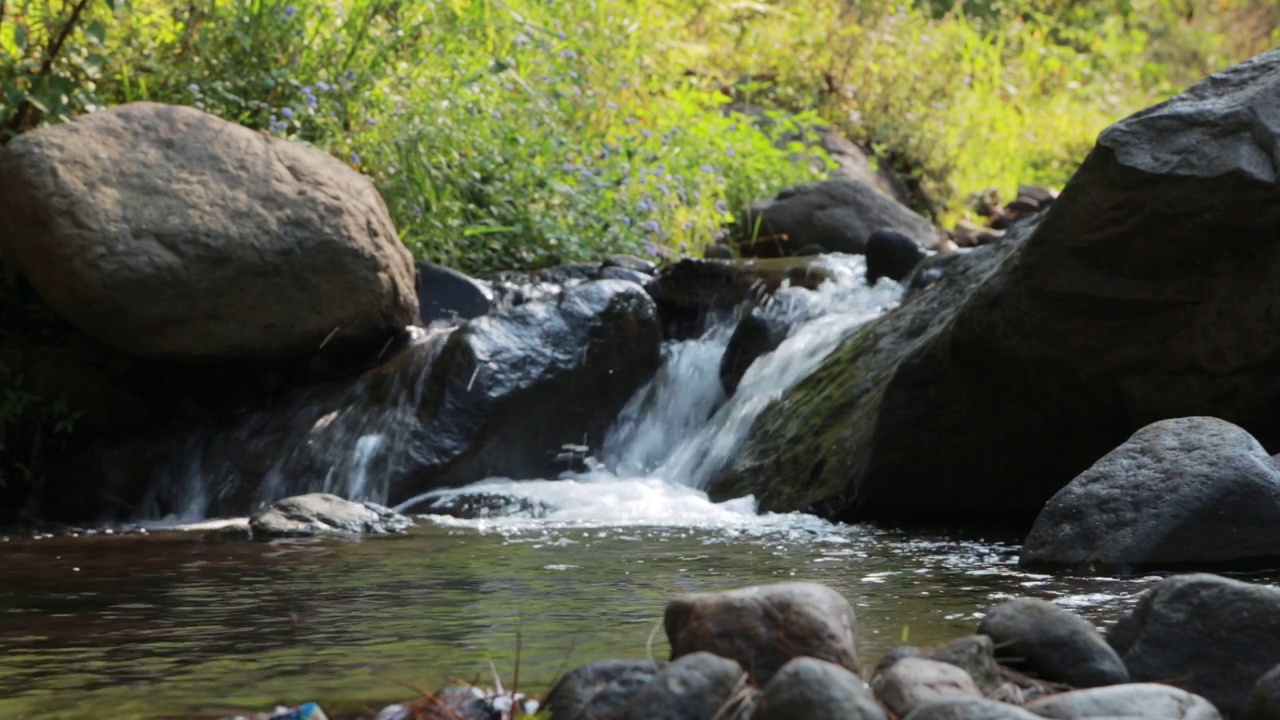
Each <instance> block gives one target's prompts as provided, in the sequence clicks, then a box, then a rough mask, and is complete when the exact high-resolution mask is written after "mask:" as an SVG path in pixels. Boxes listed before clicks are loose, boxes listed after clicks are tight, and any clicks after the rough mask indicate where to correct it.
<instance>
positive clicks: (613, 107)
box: [604, 102, 618, 110]
mask: <svg viewBox="0 0 1280 720" xmlns="http://www.w3.org/2000/svg"><path fill="white" fill-rule="evenodd" d="M604 106H605V107H607V108H609V109H610V110H617V109H618V103H616V102H607V103H605V104H604Z"/></svg>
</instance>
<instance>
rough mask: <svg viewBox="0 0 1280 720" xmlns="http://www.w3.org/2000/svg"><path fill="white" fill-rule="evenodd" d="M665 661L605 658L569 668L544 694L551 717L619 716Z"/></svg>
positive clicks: (589, 719)
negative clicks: (656, 662) (548, 691)
mask: <svg viewBox="0 0 1280 720" xmlns="http://www.w3.org/2000/svg"><path fill="white" fill-rule="evenodd" d="M664 665H665V663H658V664H654V663H652V662H649V661H648V660H604V661H601V662H594V663H591V664H589V665H583V666H581V667H578V668H574V669H573V670H570V671H569V672H568V673H567V674H565V676H564V677H562V678H560V680H559V681H558V682H556V684H555V687H553V688H551V693H550V694H549V695H548V696H547V703H546V709H547V710H548V711H549V712H550V714H551V718H552V720H618V718H622V717H625V716H626V714H627V709H628V708H630V707H631V705H632V703H633V702H634V700H635V697H636V695H638V694H639V693H640V690H641V689H643V688H644V686H645V685H648V684H649V681H650V680H652V679H653V677H654V675H655V674H657V673H658V671H659V670H661V669H662V667H663V666H664Z"/></svg>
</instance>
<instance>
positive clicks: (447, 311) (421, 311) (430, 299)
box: [417, 262, 493, 325]
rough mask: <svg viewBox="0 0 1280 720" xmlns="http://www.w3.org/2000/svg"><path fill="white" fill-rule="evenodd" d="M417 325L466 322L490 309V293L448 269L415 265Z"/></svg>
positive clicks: (477, 283)
mask: <svg viewBox="0 0 1280 720" xmlns="http://www.w3.org/2000/svg"><path fill="white" fill-rule="evenodd" d="M417 270H418V275H417V277H418V280H417V289H418V322H420V323H421V324H423V325H430V324H431V323H433V322H436V321H440V320H444V321H457V320H470V319H472V318H477V317H480V316H481V315H484V314H485V313H487V312H489V310H490V309H491V308H492V306H493V291H492V290H490V289H489V288H488V287H487V286H486V285H484V284H483V283H481V282H480V281H478V280H476V279H474V278H471V277H468V276H467V275H466V274H464V273H461V272H458V271H457V270H454V269H452V268H447V267H444V266H442V265H436V264H435V263H429V262H419V263H418V264H417Z"/></svg>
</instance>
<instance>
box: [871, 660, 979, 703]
mask: <svg viewBox="0 0 1280 720" xmlns="http://www.w3.org/2000/svg"><path fill="white" fill-rule="evenodd" d="M871 688H872V689H873V690H875V694H876V697H877V698H879V699H880V701H881V702H883V703H884V704H885V707H887V708H889V710H890V711H892V712H893V714H894V715H895V716H897V717H905V716H907V715H909V714H910V713H911V712H912V711H913V710H915V709H916V708H919V707H923V706H925V705H929V704H931V703H935V702H938V701H941V700H946V699H950V698H956V697H970V698H981V697H982V691H981V690H979V689H978V686H977V685H976V684H975V683H974V682H973V678H971V677H969V673H967V672H965V671H964V670H961V669H960V668H958V667H956V666H955V665H951V664H949V663H944V662H938V661H936V660H926V659H924V658H903V659H902V660H899V661H898V662H896V663H894V664H893V665H891V666H889V667H888V668H886V669H885V670H884V671H883V672H880V673H877V674H876V676H875V677H874V678H872V680H871Z"/></svg>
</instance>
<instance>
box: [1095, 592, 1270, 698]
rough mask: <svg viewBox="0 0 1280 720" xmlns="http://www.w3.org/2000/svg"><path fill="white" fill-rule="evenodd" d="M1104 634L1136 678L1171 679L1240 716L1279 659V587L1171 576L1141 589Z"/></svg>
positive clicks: (1132, 676) (1146, 680) (1166, 680)
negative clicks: (1130, 607) (1134, 601)
mask: <svg viewBox="0 0 1280 720" xmlns="http://www.w3.org/2000/svg"><path fill="white" fill-rule="evenodd" d="M1107 641H1108V642H1110V643H1111V645H1112V647H1114V648H1115V649H1116V651H1117V652H1119V653H1120V656H1121V657H1123V658H1124V663H1125V665H1127V666H1128V668H1129V675H1130V677H1131V678H1132V679H1133V681H1134V682H1170V681H1176V682H1177V684H1178V685H1179V686H1181V687H1183V688H1185V689H1187V690H1189V691H1191V692H1193V693H1196V694H1198V695H1202V696H1204V697H1205V698H1206V699H1207V700H1208V701H1209V702H1211V703H1213V704H1214V705H1215V706H1217V708H1218V709H1219V710H1221V711H1222V713H1223V714H1225V715H1226V716H1227V717H1243V716H1244V711H1245V706H1246V705H1247V704H1248V702H1249V696H1250V693H1252V692H1253V690H1254V686H1255V685H1256V684H1257V682H1258V679H1259V678H1261V677H1262V676H1263V675H1265V674H1266V673H1267V672H1269V671H1270V670H1271V669H1272V668H1274V667H1275V666H1276V665H1280V589H1277V588H1273V587H1264V586H1261V585H1251V584H1249V583H1245V582H1240V581H1238V580H1228V579H1227V578H1222V577H1218V576H1216V575H1207V574H1193V575H1179V576H1176V577H1171V578H1168V579H1166V580H1164V581H1163V582H1161V583H1160V584H1159V585H1156V586H1155V587H1154V588H1151V589H1150V590H1148V591H1147V592H1146V593H1144V594H1143V596H1142V598H1141V600H1139V601H1138V605H1137V607H1135V608H1134V609H1133V611H1132V612H1131V613H1130V614H1129V615H1127V616H1125V617H1124V618H1121V620H1120V622H1118V623H1117V624H1116V625H1115V627H1113V628H1112V629H1111V632H1110V634H1108V636H1107Z"/></svg>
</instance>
